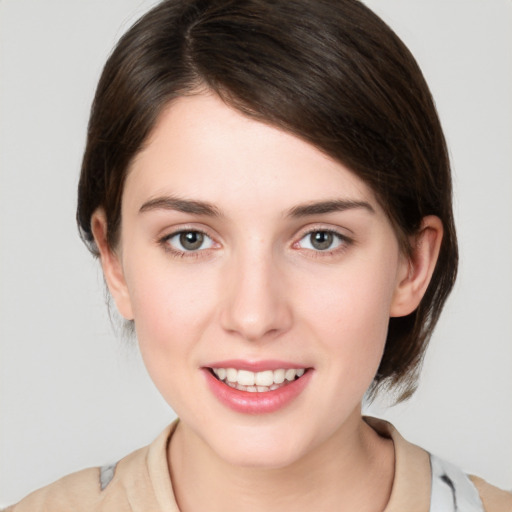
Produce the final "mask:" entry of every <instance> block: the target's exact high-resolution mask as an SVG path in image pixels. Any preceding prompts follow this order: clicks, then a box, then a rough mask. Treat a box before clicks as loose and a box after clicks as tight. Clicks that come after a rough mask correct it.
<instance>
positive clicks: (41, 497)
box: [6, 418, 512, 512]
mask: <svg viewBox="0 0 512 512" xmlns="http://www.w3.org/2000/svg"><path fill="white" fill-rule="evenodd" d="M366 421H367V422H368V423H369V424H370V425H371V426H372V427H373V428H374V429H375V430H376V431H377V432H378V433H379V434H380V435H382V436H385V437H389V438H391V439H392V440H393V443H394V446H395V479H394V482H393V488H392V491H391V498H390V501H389V503H388V505H387V507H386V509H385V511H384V512H429V511H430V493H431V467H430V457H429V454H428V453H427V452H426V451H425V450H423V449H422V448H419V447H418V446H415V445H413V444H411V443H409V442H407V441H406V440H405V439H403V437H402V436H401V435H400V434H399V433H398V432H397V431H396V430H395V428H394V427H393V426H392V425H391V424H389V423H387V422H385V421H383V420H377V419H375V418H367V419H366ZM176 425H177V421H176V422H174V423H172V424H171V425H170V426H169V427H167V428H166V429H165V430H164V431H163V432H162V434H160V436H159V437H158V438H157V439H156V440H155V441H154V442H153V443H152V444H150V445H149V446H146V447H145V448H141V449H140V450H137V451H135V452H133V453H132V454H130V455H128V456H127V457H125V458H124V459H122V460H121V461H119V463H118V464H117V466H116V468H115V471H114V472H113V477H112V479H111V480H110V479H109V476H110V475H112V471H109V470H108V469H107V470H105V469H104V470H103V472H102V471H101V469H100V468H90V469H85V470H83V471H79V472H78V473H73V474H71V475H68V476H66V477H64V478H62V479H61V480H58V481H57V482H55V483H53V484H51V485H49V486H47V487H44V488H43V489H40V490H38V491H35V492H33V493H32V494H30V495H29V496H27V497H26V498H25V499H23V500H22V501H20V502H19V503H18V504H17V505H14V506H12V507H10V508H8V509H7V510H6V512H43V511H51V512H68V511H71V510H72V511H74V512H80V511H84V512H85V511H87V512H100V511H115V512H148V511H151V512H179V509H178V506H177V504H176V500H175V497H174V492H173V489H172V483H171V478H170V474H169V468H168V465H167V446H168V443H169V440H170V438H171V436H172V433H173V432H174V429H175V428H176ZM101 473H103V480H104V482H103V483H104V485H105V482H106V481H108V482H109V483H108V484H107V485H106V487H105V488H104V490H102V489H101V483H100V482H101V475H100V474H101ZM471 480H472V482H473V483H474V484H475V486H476V487H477V489H478V492H479V493H480V496H481V498H482V502H483V504H484V507H485V510H486V512H512V494H510V493H508V492H505V491H502V490H500V489H497V488H496V487H493V486H492V485H489V484H488V483H486V482H485V481H483V480H482V479H480V478H476V477H471Z"/></svg>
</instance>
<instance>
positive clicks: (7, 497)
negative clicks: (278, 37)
mask: <svg viewBox="0 0 512 512" xmlns="http://www.w3.org/2000/svg"><path fill="white" fill-rule="evenodd" d="M153 3H154V2H151V1H145V0H109V1H108V2H107V1H104V0H88V1H83V0H44V1H41V0H0V52H1V53H0V56H1V57H0V172H1V175H0V340H1V345H0V350H1V353H0V357H1V359H0V407H1V410H0V411H1V413H0V414H1V416H0V505H6V504H8V503H10V502H13V501H16V500H18V499H20V498H21V497H22V496H23V495H25V494H26V493H28V492H29V491H31V490H33V489H35V488H37V487H40V486H42V485H45V484H48V483H50V482H51V481H53V480H55V479H57V478H58V477H60V476H62V475H64V474H66V473H69V472H71V471H75V470H78V469H81V468H83V467H86V466H91V465H95V466H96V465H102V464H105V463H108V462H112V461H116V460H117V459H119V458H120V457H122V456H123V455H125V454H127V453H129V452H130V451H132V450H134V449H136V448H137V447H140V446H142V445H144V444H147V443H149V442H150V441H152V439H153V438H154V437H155V436H156V435H157V434H158V433H159V432H160V430H161V429H162V428H163V427H164V426H165V425H166V424H167V423H168V422H169V421H171V420H172V419H173V418H174V413H173V412H172V411H171V410H170V408H169V407H168V406H167V404H165V403H164V401H163V399H162V398H161V397H160V396H159V394H158V392H157V391H156V389H155V388H154V387H153V385H152V383H151V382H150V381H149V379H148V377H147V376H146V373H145V370H144V368H143V366H142V364H141V362H140V359H139V356H138V352H137V348H136V345H135V343H133V342H129V341H126V340H124V339H122V338H121V337H120V336H116V334H115V333H114V330H113V328H112V326H111V324H110V321H109V316H108V312H107V308H106V306H105V293H104V286H103V280H102V276H101V272H100V270H99V266H98V264H97V262H95V261H94V260H93V258H92V257H91V256H90V255H89V254H88V252H87V250H86V249H85V247H84V246H83V245H82V243H81V242H80V240H79V238H78V235H77V230H76V227H75V222H74V210H75V189H76V185H77V180H78V172H79V167H80V160H81V153H82V151H83V147H84V141H85V132H86V124H87V118H88V110H89V106H90V103H91V100H92V97H93V93H94V88H95V84H96V82H97V80H98V77H99V74H100V71H101V68H102V65H103V63H104V61H105V59H106V57H107V55H108V54H109V52H110V50H111V48H112V47H113V45H114V43H115V42H116V41H117V39H118V38H119V36H120V35H121V34H122V33H123V32H124V31H125V30H126V29H127V28H128V27H129V26H130V25H131V23H132V22H133V21H134V20H135V19H136V18H138V17H139V16H140V15H141V14H142V13H143V12H145V11H146V10H147V9H148V7H149V6H150V5H152V4H153ZM367 3H368V4H369V5H370V6H371V7H372V8H374V9H375V10H376V12H377V13H378V14H380V15H381V16H382V17H383V18H384V19H385V20H386V21H387V22H388V23H389V24H390V25H391V26H392V27H393V28H394V29H395V31H396V32H397V33H398V34H399V35H400V36H401V37H402V39H403V40H404V41H405V42H406V44H407V45H408V46H409V47H410V48H411V50H412V52H413V53H414V54H415V56H416V57H417V59H418V61H419V63H420V65H421V67H422V69H423V70H424V73H425V75H426V78H427V80H428V82H429V84H430V85H431V89H432V91H433V94H434V97H435V98H436V102H437V105H438V109H439V112H440V116H441V119H442V122H443V124H444V127H445V131H446V136H447V139H448V144H449V147H450V152H451V156H452V162H453V169H454V182H455V194H456V199H455V210H456V220H457V224H458V230H459V238H460V249H461V265H460V273H459V279H458V283H457V286H456V288H455V291H454V292H453V294H452V296H451V298H450V300H449V302H448V304H447V306H446V309H445V312H444V316H443V318H442V320H441V322H440V324H439V326H438V328H437V330H436V332H435V335H434V338H433V340H432V343H431V347H430V349H429V352H428V356H427V359H426V362H425V367H424V372H423V375H422V379H421V383H420V387H419V389H418V392H417V393H416V395H415V396H414V397H413V398H412V399H411V400H410V401H409V402H407V403H406V404H403V405H400V406H397V407H394V408H390V409H388V408H387V407H386V401H389V400H382V401H381V402H379V403H377V404H375V405H374V406H373V407H372V408H371V409H370V412H371V413H372V414H376V415H381V416H383V417H386V418H389V419H391V420H392V421H393V422H394V423H395V425H396V426H397V427H398V428H399V430H400V431H401V432H402V433H403V434H404V436H405V437H406V438H408V439H409V440H411V441H413V442H415V443H418V444H420V445H422V446H423V447H425V448H427V449H428V450H431V451H432V452H434V453H436V454H438V455H440V456H442V457H444V458H447V459H449V460H451V461H452V462H454V463H455V464H457V465H459V466H461V467H462V468H463V469H465V470H466V471H469V472H472V473H476V474H478V475H480V476H482V477H484V478H486V479H488V480H489V481H490V482H492V483H494V484H496V485H499V486H501V487H505V488H508V489H512V201H511V199H512V172H511V171H512V150H511V147H512V144H511V141H512V99H511V98H512V93H511V91H512V32H511V30H510V27H511V26H512V2H511V1H510V0H485V1H483V0H429V1H426V0H371V1H368V2H367ZM341 392H342V390H340V393H341Z"/></svg>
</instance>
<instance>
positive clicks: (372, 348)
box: [297, 261, 396, 392]
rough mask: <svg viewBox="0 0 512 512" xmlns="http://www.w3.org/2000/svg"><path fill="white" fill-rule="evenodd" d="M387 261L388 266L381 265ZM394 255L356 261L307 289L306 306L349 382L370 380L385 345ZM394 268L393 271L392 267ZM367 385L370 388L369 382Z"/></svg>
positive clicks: (332, 359)
mask: <svg viewBox="0 0 512 512" xmlns="http://www.w3.org/2000/svg"><path fill="white" fill-rule="evenodd" d="M383 267H385V268H384V269H383ZM394 268H396V266H393V261H390V262H389V263H388V264H384V263H380V262H378V261H376V262H375V263H374V264H372V265H370V264H364V262H361V263H360V264H358V265H353V266H352V267H351V268H350V271H346V270H345V269H344V270H343V271H340V272H339V273H338V274H337V275H334V276H333V275H331V277H330V279H329V280H328V281H324V282H327V283H328V285H327V286H323V287H317V288H316V289H315V291H312V290H311V289H310V290H309V293H308V294H307V295H305V294H301V293H299V292H298V293H297V296H308V297H310V299H309V300H308V307H307V312H306V311H304V315H307V317H308V318H309V319H310V322H311V324H312V325H314V330H315V331H316V335H317V337H318V339H319V342H320V343H321V344H322V345H323V346H324V349H325V353H326V354H329V355H331V356H332V357H330V358H329V359H328V361H327V363H326V364H327V365H329V366H334V365H337V366H338V367H339V368H340V371H339V372H332V374H333V375H338V376H339V378H340V379H341V378H343V379H345V380H346V381H347V382H349V383H350V385H351V384H352V383H353V384H354V385H355V386H361V385H363V386H364V382H365V381H368V382H367V384H368V385H369V384H370V382H371V380H372V379H373V377H374V375H375V372H376V371H377V368H378V366H379V363H380V360H381V358H382V353H383V351H384V346H385V342H386V337H387V330H388V324H389V312H390V307H391V301H392V297H393V293H394V286H395V274H394V273H393V271H392V270H393V269H394ZM390 269H391V271H390ZM365 389H366V388H365ZM363 392H364V390H363Z"/></svg>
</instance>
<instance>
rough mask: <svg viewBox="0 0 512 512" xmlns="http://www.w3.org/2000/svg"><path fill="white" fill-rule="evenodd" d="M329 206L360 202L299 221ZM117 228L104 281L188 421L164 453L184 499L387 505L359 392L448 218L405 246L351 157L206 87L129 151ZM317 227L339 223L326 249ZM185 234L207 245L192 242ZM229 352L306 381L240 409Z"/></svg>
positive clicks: (191, 502) (105, 252) (388, 473)
mask: <svg viewBox="0 0 512 512" xmlns="http://www.w3.org/2000/svg"><path fill="white" fill-rule="evenodd" d="M162 198H163V199H162ZM169 199H172V200H176V199H179V200H182V201H195V202H196V203H197V202H207V203H208V205H210V206H211V207H212V209H213V210H214V213H215V215H211V214H206V213H207V212H205V211H195V212H192V213H191V212H183V211H178V210H177V209H176V204H177V203H176V202H175V201H174V202H171V201H169ZM332 201H348V202H350V203H351V204H352V205H354V204H355V205H356V206H353V207H351V208H346V209H343V210H339V211H330V212H327V213H319V212H317V213H311V212H310V213H309V214H304V213H305V212H304V211H303V212H302V213H303V215H297V209H298V207H302V206H304V205H310V204H312V203H318V202H332ZM171 203H172V204H171ZM196 203H194V204H196ZM180 204H183V203H180ZM188 204H189V205H190V203H188ZM201 204H202V203H201ZM144 205H146V206H144ZM141 209H142V211H141ZM196 210H197V208H196ZM294 212H295V215H294V214H293V213H294ZM210 213H212V212H210ZM306 213H307V212H306ZM106 225H107V219H106V218H105V215H104V213H103V211H102V210H101V209H99V210H98V211H97V212H95V214H94V216H93V218H92V226H93V232H94V235H95V238H96V242H97V244H98V247H99V249H100V254H101V261H102V265H103V269H104V273H105V277H106V280H107V283H108V286H109V289H110V291H111V293H112V296H113V297H114V300H115V302H116V305H117V307H118V309H119V311H120V313H121V314H122V315H123V316H124V317H125V318H126V319H133V320H134V321H135V327H136V332H137V337H138V340H139V345H140V350H141V353H142V356H143V359H144V361H145V364H146V366H147V369H148V372H149V374H150V376H151V378H152V379H153V381H154V383H155V385H156V387H157V388H158V389H159V391H160V392H161V393H162V395H163V396H164V398H165V399H166V400H167V401H168V403H169V404H170V405H171V406H172V408H173V409H174V410H175V411H176V413H177V414H178V416H179V417H180V420H181V421H180V423H179V426H178V428H177V431H176V433H175V435H174V436H173V438H172V442H171V443H170V447H169V453H168V456H169V465H170V468H171V474H172V479H173V486H174V489H175V493H176V497H177V500H178V504H179V506H180V510H182V511H192V510H223V511H229V510H244V511H250V510H263V507H265V510H274V509H275V510H277V509H279V510H283V507H284V509H286V510H291V509H292V507H293V510H299V511H300V510H330V509H334V508H335V509H337V510H340V509H344V507H346V508H347V509H349V510H350V509H351V510H360V511H365V510H383V509H384V508H385V505H386V503H387V501H388V499H389V494H390V490H391V485H392V481H393V467H394V452H393V446H392V442H391V441H389V440H387V439H383V438H381V437H379V436H378V435H377V434H376V433H375V432H374V431H373V430H372V429H371V428H370V427H369V426H368V425H367V424H366V423H365V422H364V421H363V419H362V417H361V400H362V397H363V395H364V393H365V391H366V389H367V388H368V386H369V385H370V383H371V381H372V379H373V377H374V375H375V373H376V371H377V368H378V366H379V362H380V359H381V357H382V353H383V350H384V345H385V340H386V331H387V325H388V321H389V317H390V316H400V315H406V314H408V313H410V312H411V311H413V310H414V309H415V308H416V307H417V305H418V304H419V301H420V300H421V297H422V296H423V293H424V291H425V289H426V287H427V285H428V282H429V280H430V277H431V275H432V272H433V269H434V266H435V261H436V259H437V255H438V251H439V245H440V242H441V238H442V225H441V222H440V221H439V219H438V218H436V217H426V218H425V219H424V221H423V224H422V228H421V230H420V232H419V233H418V234H417V236H416V237H415V239H414V240H411V242H412V247H413V253H412V256H411V257H410V258H406V257H405V256H404V255H403V254H402V253H401V251H400V248H399V244H398V241H397V237H396V234H395V233H394V231H393V228H392V226H391V224H390V222H389V220H388V218H387V216H386V215H385V213H384V212H383V210H382V209H381V208H380V206H379V204H378V202H377V200H376V198H375V196H374V194H373V192H372V190H370V189H369V188H368V187H367V186H366V185H365V184H364V183H363V182H362V181H361V180H360V179H359V178H357V176H355V175H354V174H353V173H351V172H350V170H349V169H347V168H346V167H345V166H343V165H342V164H341V163H339V162H336V161H333V160H332V159H330V158H329V157H327V156H326V155H324V154H323V153H321V152H320V151H319V150H317V149H316V148H314V147H313V146H311V145H309V144H307V143H306V142H304V141H302V140H300V139H298V138H296V137H295V136H293V135H291V134H288V133H285V132H283V131H281V130H279V129H276V128H274V127H271V126H268V125H265V124H262V123H259V122H256V121H254V120H251V119H248V118H246V117H244V116H243V115H242V114H240V113H238V112H237V111H235V110H233V109H231V108H230V107H228V106H226V105H225V104H224V103H223V102H222V101H221V100H220V99H219V98H217V97H216V96H214V95H212V94H204V93H202V94H197V95H195V96H189V97H184V98H179V99H178V100H176V101H174V102H173V103H172V104H171V105H170V106H169V107H168V108H167V109H166V110H165V111H164V112H163V113H162V115H161V117H160V119H159V122H158V123H157V126H156V127H155V129H154V131H153V133H152V135H151V136H150V138H149V140H148V141H147V144H146V145H145V148H144V149H143V150H142V151H141V152H140V153H139V154H138V156H137V157H136V158H135V160H134V161H133V162H132V165H131V168H130V170H129V174H128V177H127V180H126V184H125V190H124V193H123V203H122V226H121V236H120V243H119V246H118V247H116V248H115V249H114V250H112V249H111V248H109V247H108V245H107V243H106V237H105V233H106ZM312 230H313V231H315V232H316V233H324V234H325V232H326V231H329V232H331V231H332V232H334V233H336V234H335V235H333V239H332V240H333V242H332V245H331V246H330V247H329V248H328V249H327V250H318V249H317V248H316V247H315V246H314V245H312V238H311V235H310V232H311V231H312ZM183 231H188V232H194V231H199V232H203V233H205V235H206V236H205V238H204V240H205V242H204V244H203V245H202V246H200V247H199V249H198V250H192V251H188V252H185V251H184V248H183V246H181V245H180V241H179V236H177V235H176V233H179V232H183ZM226 359H243V360H247V361H261V360H267V359H278V360H282V361H291V362H294V363H296V364H297V365H298V366H299V367H300V366H302V367H305V368H310V369H311V370H310V371H311V372H312V374H311V379H310V381H309V383H308V384H307V386H306V387H305V389H304V390H303V391H302V393H301V394H300V395H299V396H298V397H297V398H295V399H294V400H293V401H292V402H291V403H290V404H288V405H287V406H286V407H283V408H281V409H279V410H278V411H276V412H273V413H268V414H259V415H258V414H257V415H254V414H243V413H240V412H236V411H233V410H231V409H229V408H227V407H226V406H225V405H224V404H222V403H220V402H219V400H218V399H217V398H216V397H215V396H214V395H213V394H212V393H211V391H210V390H209V389H208V387H207V386H206V382H205V377H204V372H203V370H202V368H204V366H205V365H209V364H211V363H212V362H215V361H222V360H226ZM340 482H343V485H340ZM354 507H355V508H354Z"/></svg>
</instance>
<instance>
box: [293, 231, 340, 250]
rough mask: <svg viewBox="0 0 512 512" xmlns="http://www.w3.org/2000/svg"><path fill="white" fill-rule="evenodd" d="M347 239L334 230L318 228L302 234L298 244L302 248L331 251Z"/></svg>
mask: <svg viewBox="0 0 512 512" xmlns="http://www.w3.org/2000/svg"><path fill="white" fill-rule="evenodd" d="M346 242H347V239H346V238H345V237H344V236H342V235H340V234H339V233H336V232H334V231H328V230H318V231H311V232H309V233H307V234H306V235H305V236H303V237H302V238H301V239H300V240H299V242H298V245H299V247H301V248H302V249H310V250H313V251H329V250H330V251H332V250H334V249H337V248H338V247H340V246H341V245H342V244H343V243H346Z"/></svg>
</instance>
